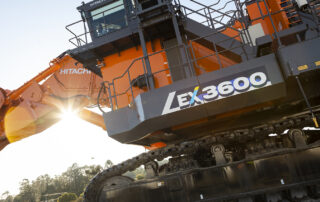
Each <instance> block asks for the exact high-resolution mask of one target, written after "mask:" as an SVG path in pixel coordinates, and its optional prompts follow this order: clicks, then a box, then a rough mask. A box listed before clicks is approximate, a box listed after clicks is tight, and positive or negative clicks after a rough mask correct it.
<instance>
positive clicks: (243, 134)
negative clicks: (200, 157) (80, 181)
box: [84, 108, 320, 202]
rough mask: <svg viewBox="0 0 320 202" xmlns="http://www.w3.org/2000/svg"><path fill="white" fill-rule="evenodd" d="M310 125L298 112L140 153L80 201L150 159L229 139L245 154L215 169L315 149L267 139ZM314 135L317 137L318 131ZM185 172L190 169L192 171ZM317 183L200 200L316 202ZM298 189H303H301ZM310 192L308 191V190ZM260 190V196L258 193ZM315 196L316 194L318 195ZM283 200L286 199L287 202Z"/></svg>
mask: <svg viewBox="0 0 320 202" xmlns="http://www.w3.org/2000/svg"><path fill="white" fill-rule="evenodd" d="M314 111H315V113H316V116H317V119H318V120H320V108H317V109H315V110H314ZM313 126H314V122H313V120H312V117H311V115H309V114H308V112H305V113H300V114H299V115H294V116H291V117H286V118H283V119H282V120H279V121H276V122H273V123H271V124H263V125H259V126H255V127H251V128H244V129H243V128H242V129H238V130H234V131H226V132H223V133H219V134H214V135H211V136H208V137H205V138H201V139H196V140H193V141H189V142H183V143H180V144H177V145H171V146H168V147H165V148H161V149H158V150H154V151H149V152H146V153H142V154H140V155H138V156H136V157H134V158H132V159H128V160H126V161H124V162H122V163H120V164H118V165H115V166H113V167H112V168H109V169H106V170H104V171H102V172H101V173H99V174H98V175H96V176H95V177H94V178H93V179H92V180H91V182H90V184H89V185H88V186H87V188H86V191H85V194H84V198H85V201H86V202H95V201H99V196H100V194H101V190H102V188H103V187H104V186H105V182H106V181H107V180H108V179H111V178H113V177H115V176H121V175H122V174H124V173H126V172H127V171H133V170H135V169H136V168H138V167H139V166H141V165H145V164H147V163H148V162H151V161H154V160H162V159H164V158H167V157H176V156H181V155H187V156H192V155H196V154H197V152H199V150H202V149H208V148H210V147H211V146H212V145H217V144H223V145H225V143H226V142H230V139H232V142H233V145H234V143H235V142H237V140H240V139H241V140H246V142H247V143H248V144H246V145H248V146H247V147H246V148H245V149H244V150H243V153H244V154H245V155H244V157H243V158H242V159H241V157H239V158H238V159H235V160H230V161H228V162H226V164H225V165H216V167H221V166H222V167H223V166H230V165H231V164H238V163H241V162H242V163H243V162H245V161H255V160H259V159H265V158H269V157H275V156H281V155H287V154H290V153H296V152H301V151H305V150H308V149H314V148H317V147H318V144H317V142H318V141H317V140H315V141H314V142H307V143H308V145H306V146H302V147H300V146H298V145H294V144H292V142H291V143H288V144H287V143H286V140H288V138H285V137H284V136H283V137H282V138H281V141H269V139H270V140H271V139H272V137H269V136H268V135H269V134H271V133H278V134H280V133H282V132H283V131H284V130H286V129H302V128H304V127H313ZM315 133H317V132H315ZM318 135H319V136H320V132H319V134H318ZM312 136H313V135H312ZM289 139H290V138H289ZM311 139H312V138H311ZM319 139H320V138H319ZM250 142H251V143H250ZM297 147H298V148H297ZM226 148H227V147H226ZM319 167H320V165H319ZM187 169H189V170H190V169H191V170H192V169H193V168H187ZM194 169H206V167H203V166H199V167H198V168H194ZM176 172H183V170H182V169H181V168H180V169H178V170H176ZM317 180H319V179H314V181H313V182H312V181H310V182H309V181H308V183H307V182H301V183H293V184H291V185H288V187H284V186H282V187H280V188H279V187H273V188H271V189H262V190H260V192H259V191H247V192H246V193H242V194H235V195H230V194H228V197H220V198H219V197H218V198H215V199H203V200H201V201H216V200H218V201H241V202H242V201H248V202H250V201H271V202H273V201H274V202H276V201H301V202H302V201H305V202H307V201H320V199H314V198H317V197H320V182H318V181H317ZM310 183H311V184H310ZM301 186H302V187H303V188H301ZM310 189H312V190H311V191H310ZM307 190H309V191H307ZM261 191H262V192H263V193H261ZM318 192H319V193H318ZM266 193H267V194H266ZM309 193H313V194H311V195H312V196H309V195H310V194H309ZM261 194H262V195H263V196H264V199H262V198H261V199H259V195H261ZM317 194H319V196H318V195H317ZM286 195H288V197H286ZM257 197H258V198H257ZM290 197H291V198H290ZM286 198H289V199H290V200H288V199H286ZM293 199H294V200H293ZM192 201H194V200H192ZM199 201H200V200H199Z"/></svg>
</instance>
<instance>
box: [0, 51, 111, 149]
mask: <svg viewBox="0 0 320 202" xmlns="http://www.w3.org/2000/svg"><path fill="white" fill-rule="evenodd" d="M101 81H102V80H101V78H100V77H98V76H96V75H94V74H92V73H91V72H90V71H89V70H87V69H84V68H83V67H82V65H81V64H79V63H78V62H77V61H75V60H74V59H72V58H71V57H70V56H69V55H66V54H63V55H61V56H59V57H58V58H56V59H55V60H53V61H52V62H51V63H50V67H49V68H47V69H46V70H44V71H43V72H41V73H40V74H38V75H37V76H36V77H34V78H32V79H31V80H30V81H28V82H26V83H25V84H23V85H22V86H21V87H19V88H18V89H16V90H14V91H11V92H9V91H4V90H2V89H1V91H0V104H1V105H0V106H1V107H0V112H1V113H0V120H1V121H0V124H1V125H0V150H2V149H3V148H4V147H5V146H6V145H8V144H9V143H12V142H16V141H19V140H21V139H23V138H26V137H29V136H31V135H34V134H37V133H39V132H42V131H44V130H46V129H47V128H49V127H50V126H52V125H53V124H55V123H56V122H58V121H59V120H60V119H61V113H63V111H66V110H71V111H74V112H76V113H78V114H79V117H80V118H82V119H84V120H86V121H88V122H90V123H93V124H95V125H97V126H99V127H101V128H103V129H105V125H104V123H103V118H102V116H101V115H99V114H96V113H95V112H91V111H89V110H87V109H85V107H86V106H92V105H95V104H96V103H97V97H98V90H99V89H98V87H99V86H100V82H101ZM100 103H105V104H106V102H104V101H101V102H100Z"/></svg>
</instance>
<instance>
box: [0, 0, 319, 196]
mask: <svg viewBox="0 0 320 202" xmlns="http://www.w3.org/2000/svg"><path fill="white" fill-rule="evenodd" d="M78 11H79V12H80V13H81V20H79V21H78V22H75V23H72V24H70V25H68V26H66V29H67V30H68V31H70V33H71V34H72V35H73V37H72V38H71V39H70V42H71V43H72V44H73V45H75V48H74V49H72V50H68V51H66V52H65V53H63V54H61V55H60V56H59V57H57V58H56V59H55V60H53V61H52V62H51V63H50V67H49V68H48V69H47V70H45V71H43V72H42V73H40V74H39V75H38V76H36V77H35V78H33V79H32V80H30V81H29V82H27V83H25V84H24V85H23V86H21V87H20V88H18V89H17V90H14V91H8V90H4V89H1V91H0V121H1V122H0V135H1V136H0V149H3V148H4V147H5V146H6V145H7V144H9V143H12V142H15V141H18V140H21V139H23V138H26V137H28V136H30V135H34V134H36V133H38V132H41V131H43V130H45V129H46V128H48V127H50V126H51V125H52V124H54V123H56V122H57V121H58V120H59V116H58V114H59V111H63V110H67V109H72V110H75V111H77V112H78V115H79V116H80V117H81V118H82V119H84V120H86V121H88V122H90V123H93V124H95V125H97V126H100V127H102V128H103V129H105V130H106V131H107V132H108V135H109V136H110V137H111V138H113V139H115V140H117V141H119V142H121V143H126V144H135V145H141V146H144V147H145V148H147V149H148V150H149V151H148V152H146V153H143V154H141V155H139V156H136V157H134V158H132V159H128V160H126V161H124V162H122V163H120V164H118V165H115V166H113V167H112V168H109V169H106V170H104V171H102V172H101V173H99V174H97V175H96V176H95V177H94V178H93V179H92V180H91V182H90V183H89V185H88V186H87V188H86V190H85V193H84V200H85V201H87V202H91V201H92V202H95V201H112V202H118V201H119V202H123V201H134V202H135V201H136V202H149V201H153V202H163V201H166V202H186V201H188V202H191V201H192V202H193V201H237V202H238V201H239V202H252V201H259V202H260V201H265V202H277V201H301V202H302V201H318V200H320V158H319V157H320V136H319V135H320V133H319V130H318V129H317V128H319V118H320V117H319V116H320V91H319V86H320V48H319V47H320V22H319V20H320V1H318V0H229V1H221V0H217V1H210V2H209V1H197V0H184V1H183V2H182V1H179V0H94V1H91V2H88V3H83V4H82V5H81V6H80V7H78ZM79 25H80V26H81V27H83V32H82V33H78V32H76V31H74V30H77V31H79V29H78V27H79ZM74 27H77V29H75V28H74ZM92 107H97V108H99V109H100V110H101V112H102V115H100V114H96V113H94V112H92V111H91V110H89V108H92ZM106 107H108V108H110V111H105V110H104V109H105V108H106ZM163 159H167V161H166V163H161V164H159V161H161V160H163ZM142 165H144V167H145V171H146V173H147V174H146V177H145V179H142V180H134V179H131V178H129V177H126V176H124V174H125V173H126V172H127V171H132V170H134V169H136V168H138V167H140V166H142Z"/></svg>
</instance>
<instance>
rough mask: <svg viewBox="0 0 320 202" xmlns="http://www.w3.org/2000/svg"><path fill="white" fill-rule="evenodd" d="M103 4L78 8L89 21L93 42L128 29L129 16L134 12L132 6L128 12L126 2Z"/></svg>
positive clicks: (121, 0)
mask: <svg viewBox="0 0 320 202" xmlns="http://www.w3.org/2000/svg"><path fill="white" fill-rule="evenodd" d="M125 1H126V0H125ZM101 2H102V3H99V2H98V3H97V2H96V3H91V4H84V5H83V6H80V7H78V10H79V11H80V12H81V13H82V15H84V16H85V18H86V19H87V23H88V27H89V32H90V35H91V37H92V39H93V40H95V39H97V38H99V37H103V36H105V35H108V34H109V33H111V32H116V31H118V30H121V29H123V28H124V27H127V26H128V17H127V16H128V13H130V11H132V4H131V7H127V9H128V10H126V9H125V4H124V0H116V1H101ZM129 2H131V1H129Z"/></svg>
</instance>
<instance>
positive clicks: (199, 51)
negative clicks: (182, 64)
mask: <svg viewBox="0 0 320 202" xmlns="http://www.w3.org/2000/svg"><path fill="white" fill-rule="evenodd" d="M192 47H193V51H194V54H195V58H194V59H196V62H195V63H196V64H195V67H197V66H199V68H195V71H196V74H197V75H200V74H203V73H206V72H212V71H215V70H218V69H220V65H219V62H218V57H219V59H220V62H221V65H222V67H223V68H225V67H229V66H231V65H234V64H236V63H235V62H234V61H232V60H230V59H229V58H227V57H225V56H223V55H220V54H219V55H218V56H217V55H216V54H215V52H214V51H212V50H210V49H208V48H206V47H204V46H202V45H200V44H198V43H196V42H192Z"/></svg>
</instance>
